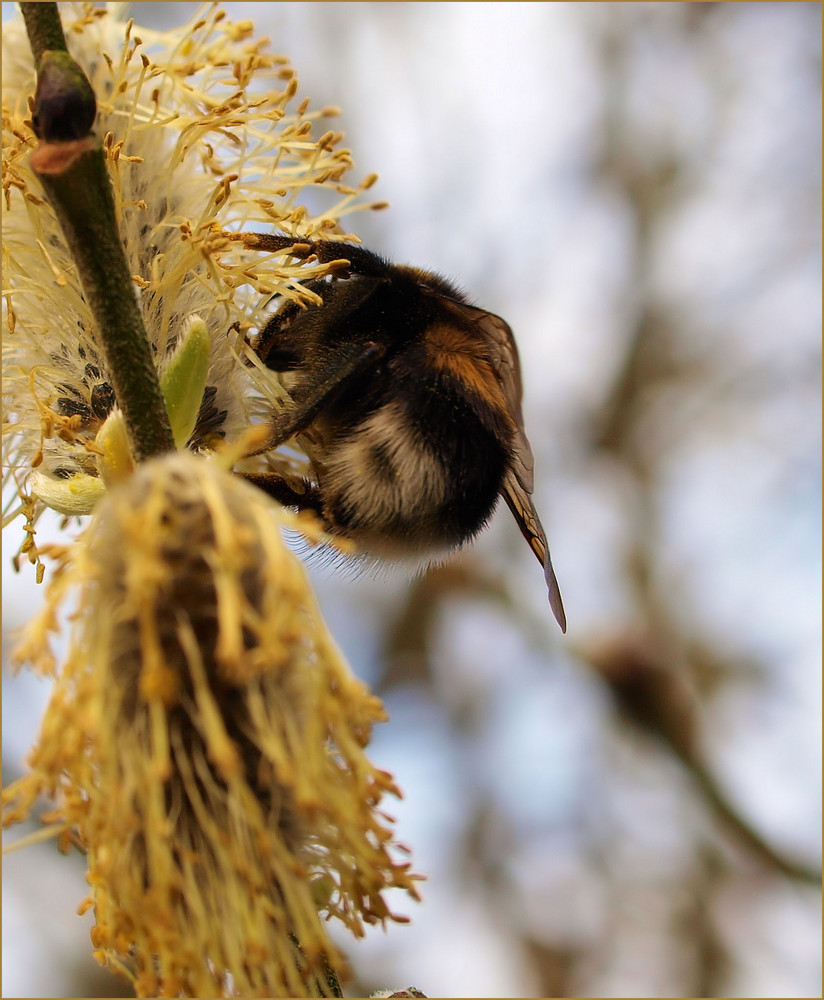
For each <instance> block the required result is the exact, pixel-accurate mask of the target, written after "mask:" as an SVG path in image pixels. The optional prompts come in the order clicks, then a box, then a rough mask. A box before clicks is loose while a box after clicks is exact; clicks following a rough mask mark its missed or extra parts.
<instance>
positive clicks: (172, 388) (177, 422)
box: [160, 316, 209, 448]
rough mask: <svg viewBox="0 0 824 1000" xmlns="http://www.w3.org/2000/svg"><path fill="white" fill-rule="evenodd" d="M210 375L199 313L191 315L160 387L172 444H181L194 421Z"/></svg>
mask: <svg viewBox="0 0 824 1000" xmlns="http://www.w3.org/2000/svg"><path fill="white" fill-rule="evenodd" d="M208 375H209V331H208V329H207V328H206V324H205V323H204V322H203V320H202V319H201V318H200V317H199V316H194V317H192V319H191V321H190V323H189V329H188V330H187V331H186V333H184V335H183V339H182V340H181V341H180V344H179V345H178V348H177V350H176V351H175V353H174V356H173V357H172V360H171V361H170V362H169V364H168V366H167V368H166V370H165V371H164V372H163V374H162V375H161V376H160V388H161V390H162V392H163V398H164V399H165V400H166V412H167V413H168V414H169V423H170V424H171V425H172V435H173V436H174V439H175V447H176V448H183V447H184V446H185V444H186V442H187V441H188V440H189V438H190V437H191V436H192V432H193V431H194V429H195V424H196V423H197V415H198V413H199V412H200V406H201V403H202V402H203V392H204V390H205V389H206V379H207V378H208Z"/></svg>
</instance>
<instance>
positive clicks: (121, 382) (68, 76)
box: [20, 3, 174, 460]
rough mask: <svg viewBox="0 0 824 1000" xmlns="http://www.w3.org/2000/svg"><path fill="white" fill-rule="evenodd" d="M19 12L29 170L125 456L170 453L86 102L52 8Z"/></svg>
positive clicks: (29, 6)
mask: <svg viewBox="0 0 824 1000" xmlns="http://www.w3.org/2000/svg"><path fill="white" fill-rule="evenodd" d="M20 6H21V9H22V11H23V16H24V18H25V19H26V28H27V31H28V33H29V38H30V41H31V45H32V51H33V53H34V56H35V59H36V61H37V91H36V93H35V99H34V113H33V121H34V125H35V132H36V133H37V136H38V138H39V139H40V140H41V142H40V145H39V146H38V147H37V149H36V150H35V151H34V152H33V153H32V155H31V166H32V169H33V170H34V172H35V173H36V174H37V176H38V178H39V179H40V182H41V183H42V185H43V188H44V190H45V193H46V196H47V198H48V200H49V202H50V204H51V205H52V207H53V208H54V211H55V214H56V215H57V218H58V221H59V223H60V226H61V228H62V230H63V233H64V235H65V238H66V242H67V244H68V247H69V251H70V253H71V255H72V258H73V259H74V261H75V263H76V264H77V270H78V274H79V276H80V281H81V284H82V287H83V294H84V296H85V297H86V300H87V302H88V303H89V307H90V308H91V311H92V315H93V316H94V321H95V328H96V333H97V337H98V340H99V343H100V346H101V348H102V350H103V354H104V357H105V359H106V367H107V369H108V372H109V376H110V379H111V382H112V386H113V388H114V391H115V396H116V398H117V402H118V404H119V406H120V408H121V410H122V411H123V416H124V419H125V423H126V427H127V430H128V434H129V439H130V443H131V447H132V452H133V454H134V456H135V458H137V459H138V460H140V459H145V458H149V457H150V456H152V455H159V454H161V453H163V452H165V451H170V450H172V449H173V448H174V441H173V438H172V431H171V428H170V426H169V420H168V417H167V414H166V406H165V403H164V401H163V395H162V393H161V390H160V384H159V382H158V379H157V373H156V371H155V366H154V362H153V359H152V354H151V349H150V347H149V341H148V338H147V336H146V330H145V327H144V326H143V319H142V317H141V315H140V310H139V309H138V305H137V300H136V298H135V294H134V287H133V283H132V278H131V273H130V271H129V267H128V264H127V261H126V256H125V253H124V251H123V244H122V242H121V240H120V234H119V231H118V224H117V216H116V213H115V205H114V198H113V195H112V188H111V183H110V181H109V176H108V172H107V170H106V158H105V154H104V152H103V148H102V145H101V144H100V141H99V140H98V139H96V138H95V137H94V136H93V135H92V134H91V131H90V130H91V127H92V125H93V124H94V118H95V114H96V106H95V101H94V94H93V92H92V89H91V86H90V84H89V81H88V80H87V79H86V76H85V74H84V73H83V71H82V70H81V69H80V67H79V66H78V65H77V63H75V62H74V60H73V59H72V58H71V57H70V56H69V55H68V53H67V52H66V51H65V44H66V43H65V40H64V39H63V32H62V28H61V26H60V20H59V16H58V14H57V9H56V5H55V4H50V3H45V4H39V3H24V4H21V5H20ZM55 19H56V20H55ZM58 34H59V38H58ZM53 44H56V45H57V48H56V49H53V48H50V47H49V46H51V45H53Z"/></svg>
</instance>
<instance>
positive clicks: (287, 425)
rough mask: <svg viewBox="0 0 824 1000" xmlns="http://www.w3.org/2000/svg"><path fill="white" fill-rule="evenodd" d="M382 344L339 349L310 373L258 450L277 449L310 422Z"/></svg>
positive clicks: (380, 350) (365, 366)
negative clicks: (295, 399) (290, 405)
mask: <svg viewBox="0 0 824 1000" xmlns="http://www.w3.org/2000/svg"><path fill="white" fill-rule="evenodd" d="M384 352H385V348H384V347H383V345H382V344H376V343H374V342H373V341H367V343H365V344H357V345H353V347H352V349H351V350H350V351H348V352H347V351H344V350H340V351H337V352H335V354H334V355H332V356H330V357H329V358H327V359H326V361H325V363H322V364H320V365H318V367H317V368H316V369H315V370H314V371H312V372H311V375H310V377H309V378H307V379H306V381H305V382H304V383H303V384H302V385H301V387H300V393H301V395H300V399H299V400H298V402H297V403H296V404H295V406H294V407H293V408H292V409H289V410H284V411H283V413H278V414H275V416H274V417H273V418H272V422H271V424H270V437H269V440H268V441H267V443H266V445H265V447H263V448H261V449H260V451H270V450H271V449H272V448H278V447H279V446H280V445H282V444H283V443H284V442H285V441H288V440H289V438H291V437H294V436H295V434H300V432H301V431H304V430H306V428H307V427H308V426H309V425H310V424H311V423H312V421H313V420H314V419H315V417H317V415H318V414H319V413H320V412H321V410H322V409H323V408H324V407H325V406H327V405H328V404H329V403H331V402H332V401H333V400H334V398H335V397H336V396H337V395H338V394H339V393H340V392H342V391H343V389H344V388H345V387H346V385H347V383H348V382H349V381H350V380H351V379H352V378H354V377H355V376H357V375H360V374H361V373H362V372H364V371H365V370H366V369H368V368H371V367H372V366H374V365H376V364H377V363H378V362H379V361H380V359H381V358H382V357H383V355H384Z"/></svg>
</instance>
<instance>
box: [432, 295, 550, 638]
mask: <svg viewBox="0 0 824 1000" xmlns="http://www.w3.org/2000/svg"><path fill="white" fill-rule="evenodd" d="M449 305H450V308H452V309H453V310H454V311H456V312H458V313H460V314H461V315H462V316H463V317H464V318H465V319H466V320H469V321H470V322H471V323H472V324H473V325H474V327H475V328H476V329H477V330H478V331H479V332H480V333H481V334H482V335H483V337H484V340H485V341H486V344H487V347H488V349H489V355H490V360H491V362H492V365H493V367H494V370H495V371H496V372H497V373H498V378H499V380H500V383H501V389H502V390H503V394H504V399H505V400H506V403H507V406H508V408H509V415H510V417H511V418H512V421H513V423H514V425H515V436H514V439H513V442H512V464H511V466H510V468H509V471H508V472H507V474H506V478H505V479H504V483H503V486H502V488H501V495H502V496H503V498H504V500H505V501H506V503H507V506H508V507H509V509H510V510H511V511H512V513H513V515H514V517H515V520H516V521H517V522H518V527H519V528H520V529H521V534H522V535H523V536H524V538H525V539H526V540H527V542H529V547H530V548H531V549H532V551H533V552H534V553H535V555H536V556H537V557H538V561H539V562H540V563H541V565H542V566H543V568H544V579H545V580H546V585H547V590H548V592H549V606H550V607H551V608H552V613H553V614H554V615H555V619H556V621H557V622H558V624H559V625H560V626H561V631H562V632H566V614H565V613H564V603H563V601H562V600H561V590H560V587H559V586H558V580H557V578H556V576H555V570H554V569H553V568H552V559H551V558H550V555H549V544H548V543H547V540H546V533H545V532H544V528H543V525H542V524H541V519H540V518H539V517H538V512H537V511H536V510H535V505H534V504H533V502H532V490H533V487H534V469H535V460H534V458H533V455H532V449H531V448H530V446H529V441H528V440H527V437H526V431H525V430H524V417H523V413H522V411H521V399H522V397H523V385H522V383H521V364H520V360H519V358H518V348H517V346H516V344H515V338H514V337H513V336H512V330H511V329H510V327H509V324H508V323H507V322H506V321H505V320H503V319H501V317H500V316H496V315H495V314H494V313H490V312H485V311H484V310H483V309H476V308H475V307H474V306H468V305H464V304H463V303H458V302H452V301H451V302H450V303H449Z"/></svg>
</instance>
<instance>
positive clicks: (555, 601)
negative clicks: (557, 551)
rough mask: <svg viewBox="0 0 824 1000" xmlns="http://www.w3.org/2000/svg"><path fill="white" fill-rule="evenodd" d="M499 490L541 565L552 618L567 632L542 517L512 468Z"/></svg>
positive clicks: (559, 590)
mask: <svg viewBox="0 0 824 1000" xmlns="http://www.w3.org/2000/svg"><path fill="white" fill-rule="evenodd" d="M501 493H502V495H503V498H504V500H506V504H507V506H508V507H509V509H510V510H511V511H512V513H513V515H514V516H515V520H516V521H517V522H518V527H519V528H520V529H521V534H522V535H523V536H524V538H525V539H526V540H527V541H528V542H529V547H530V548H531V549H532V551H533V552H534V553H535V555H536V556H537V557H538V561H539V562H540V564H541V565H542V566H543V567H544V579H545V580H546V586H547V591H548V593H549V606H550V607H551V608H552V613H553V614H554V615H555V620H556V621H557V622H558V624H559V625H560V626H561V631H562V632H566V628H567V624H566V613H565V612H564V602H563V600H562V599H561V588H560V587H559V586H558V580H557V578H556V576H555V570H554V569H553V568H552V559H551V558H550V555H549V544H548V543H547V540H546V533H545V532H544V528H543V525H542V524H541V519H540V518H539V517H538V512H537V511H536V510H535V505H534V504H533V503H532V497H531V496H530V494H529V493H527V492H526V491H525V490H524V489H523V487H522V486H521V484H520V483H519V482H518V477H517V474H516V473H515V472H514V471H513V470H510V471H509V472H508V473H507V475H506V479H504V485H503V489H502V490H501Z"/></svg>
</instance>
